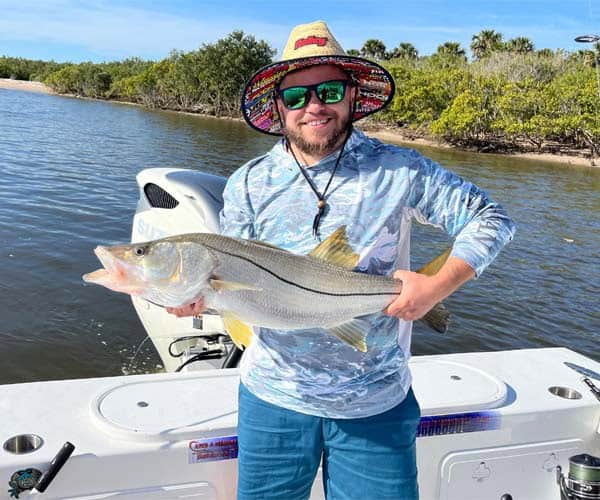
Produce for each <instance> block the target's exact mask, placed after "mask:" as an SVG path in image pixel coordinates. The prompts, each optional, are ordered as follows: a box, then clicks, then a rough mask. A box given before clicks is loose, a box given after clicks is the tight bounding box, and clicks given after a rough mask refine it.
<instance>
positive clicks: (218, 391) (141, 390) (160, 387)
mask: <svg viewBox="0 0 600 500" xmlns="http://www.w3.org/2000/svg"><path fill="white" fill-rule="evenodd" d="M180 376H181V375H180ZM238 384H239V374H238V371H237V370H217V371H212V370H211V371H210V372H205V373H203V374H201V375H195V376H193V377H185V378H181V379H179V378H178V377H177V375H175V376H173V377H169V378H167V379H160V380H156V381H152V380H150V381H143V382H132V383H125V384H123V385H119V386H117V387H114V388H112V389H109V390H108V391H105V392H104V393H102V394H101V395H100V396H98V397H97V398H95V399H94V400H93V402H92V408H91V410H92V415H93V417H94V421H95V423H96V424H97V425H98V426H99V427H101V428H102V429H103V430H105V431H106V432H107V433H108V434H109V435H110V436H113V437H119V438H122V439H130V440H136V441H139V440H142V441H171V442H172V441H181V440H185V439H189V438H193V439H196V438H198V437H212V436H224V435H228V433H230V434H235V433H236V431H235V429H236V427H237V390H238Z"/></svg>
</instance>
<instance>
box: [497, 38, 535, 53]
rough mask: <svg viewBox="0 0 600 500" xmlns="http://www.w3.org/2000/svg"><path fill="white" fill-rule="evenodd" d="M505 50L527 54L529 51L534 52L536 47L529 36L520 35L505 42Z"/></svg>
mask: <svg viewBox="0 0 600 500" xmlns="http://www.w3.org/2000/svg"><path fill="white" fill-rule="evenodd" d="M504 50H507V51H508V52H512V53H516V54H526V53H528V52H533V51H534V50H535V48H534V46H533V42H532V41H531V40H530V39H529V38H527V37H525V36H518V37H517V38H512V39H511V40H509V41H508V42H506V43H505V44H504Z"/></svg>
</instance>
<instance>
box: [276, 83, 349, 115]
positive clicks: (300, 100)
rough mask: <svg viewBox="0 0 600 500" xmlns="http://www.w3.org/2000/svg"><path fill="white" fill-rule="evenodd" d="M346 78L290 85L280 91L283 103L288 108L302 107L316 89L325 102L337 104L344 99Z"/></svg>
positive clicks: (320, 98)
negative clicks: (296, 85)
mask: <svg viewBox="0 0 600 500" xmlns="http://www.w3.org/2000/svg"><path fill="white" fill-rule="evenodd" d="M346 84H347V82H346V81H344V80H333V81H330V82H322V83H319V84H316V85H306V86H298V87H289V88H287V89H283V90H281V91H280V95H281V99H282V100H283V104H284V105H285V107H286V108H288V109H300V108H303V107H304V106H306V105H307V104H308V102H309V101H310V93H311V92H312V91H313V90H314V91H315V92H316V94H317V97H318V98H319V100H320V101H321V102H322V103H323V104H336V103H338V102H341V101H342V99H344V95H345V93H346Z"/></svg>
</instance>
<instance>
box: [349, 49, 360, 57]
mask: <svg viewBox="0 0 600 500" xmlns="http://www.w3.org/2000/svg"><path fill="white" fill-rule="evenodd" d="M346 54H348V55H349V56H360V51H359V50H358V49H348V50H347V51H346Z"/></svg>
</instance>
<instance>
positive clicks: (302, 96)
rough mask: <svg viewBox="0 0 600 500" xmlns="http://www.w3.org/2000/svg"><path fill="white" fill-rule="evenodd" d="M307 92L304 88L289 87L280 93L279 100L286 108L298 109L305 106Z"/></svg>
mask: <svg viewBox="0 0 600 500" xmlns="http://www.w3.org/2000/svg"><path fill="white" fill-rule="evenodd" d="M308 92H309V91H308V89H306V88H305V87H291V88H289V89H285V90H283V91H282V92H281V99H282V100H283V104H284V105H285V106H286V107H287V108H289V109H300V108H302V107H304V106H305V105H306V102H307V101H306V96H307V95H308Z"/></svg>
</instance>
